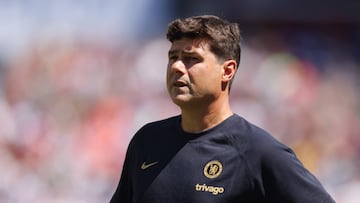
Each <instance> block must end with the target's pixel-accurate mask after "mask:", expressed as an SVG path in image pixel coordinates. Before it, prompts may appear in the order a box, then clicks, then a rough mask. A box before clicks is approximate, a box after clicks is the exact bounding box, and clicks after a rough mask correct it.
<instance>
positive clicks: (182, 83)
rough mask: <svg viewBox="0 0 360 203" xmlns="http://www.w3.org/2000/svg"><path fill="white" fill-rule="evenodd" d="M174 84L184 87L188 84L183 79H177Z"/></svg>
mask: <svg viewBox="0 0 360 203" xmlns="http://www.w3.org/2000/svg"><path fill="white" fill-rule="evenodd" d="M173 86H175V87H184V86H186V83H185V82H183V81H175V82H174V83H173Z"/></svg>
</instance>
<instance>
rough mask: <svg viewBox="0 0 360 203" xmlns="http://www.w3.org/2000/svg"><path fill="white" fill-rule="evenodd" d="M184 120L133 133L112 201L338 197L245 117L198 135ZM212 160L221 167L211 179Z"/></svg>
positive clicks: (245, 202) (243, 202) (225, 202)
mask: <svg viewBox="0 0 360 203" xmlns="http://www.w3.org/2000/svg"><path fill="white" fill-rule="evenodd" d="M180 123H181V116H175V117H172V118H168V119H165V120H161V121H157V122H153V123H149V124H147V125H145V126H144V127H142V128H141V129H140V130H139V131H138V132H137V133H136V134H135V136H134V137H133V139H132V140H131V142H130V144H129V147H128V151H127V155H126V158H125V163H124V167H123V172H122V175H121V178H120V182H119V185H118V187H117V189H116V191H115V193H114V195H113V197H112V199H111V203H116V202H118V203H120V202H121V203H167V202H169V203H178V202H179V203H180V202H181V203H195V202H196V203H201V202H206V203H212V202H214V203H217V202H222V203H233V202H234V203H235V202H237V203H257V202H259V203H260V202H267V203H275V202H276V203H282V202H284V203H285V202H286V203H292V202H294V203H295V202H299V203H300V202H302V203H305V202H314V203H315V202H316V203H321V202H324V203H325V202H326V203H327V202H335V201H334V200H333V199H332V198H331V197H330V195H329V194H328V193H327V192H326V191H325V190H324V188H323V187H322V186H321V184H320V182H319V181H318V180H317V179H316V178H315V177H314V176H313V175H312V174H311V173H310V172H309V171H308V170H307V169H305V168H304V166H303V165H302V163H301V162H300V161H299V160H298V159H297V158H296V156H295V154H294V152H293V151H292V150H291V149H290V148H289V147H287V146H286V145H284V144H282V143H280V142H279V141H277V140H276V139H274V138H273V137H272V136H271V135H270V134H268V133H267V132H265V131H264V130H263V129H261V128H259V127H257V126H255V125H253V124H251V123H249V122H248V121H246V120H245V119H243V118H242V117H240V116H238V115H236V114H234V115H233V116H231V117H229V118H228V119H226V120H225V121H223V122H222V123H221V124H219V125H217V126H216V127H214V128H212V129H210V130H207V131H205V132H202V133H198V134H191V133H186V132H184V131H183V130H182V129H181V127H180ZM212 161H218V162H220V163H221V169H222V170H221V173H218V174H217V175H218V176H217V177H210V178H209V177H207V176H206V172H204V167H205V166H206V164H207V163H211V162H212ZM143 163H146V164H152V165H150V166H149V167H148V168H146V169H141V165H142V164H143Z"/></svg>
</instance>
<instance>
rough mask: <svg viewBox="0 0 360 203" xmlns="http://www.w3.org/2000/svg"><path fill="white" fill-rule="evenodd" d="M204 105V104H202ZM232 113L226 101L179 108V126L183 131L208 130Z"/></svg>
mask: <svg viewBox="0 0 360 203" xmlns="http://www.w3.org/2000/svg"><path fill="white" fill-rule="evenodd" d="M203 106H206V105H203ZM231 115H233V112H232V111H231V108H230V105H229V103H228V102H226V103H222V104H221V105H219V104H212V105H209V106H206V107H202V106H200V107H199V106H193V107H191V108H182V109H181V117H182V121H181V126H182V128H183V130H184V131H186V132H190V133H199V132H202V131H205V130H208V129H210V128H212V127H215V126H216V125H218V124H220V123H221V122H222V121H224V120H225V119H227V118H228V117H230V116H231Z"/></svg>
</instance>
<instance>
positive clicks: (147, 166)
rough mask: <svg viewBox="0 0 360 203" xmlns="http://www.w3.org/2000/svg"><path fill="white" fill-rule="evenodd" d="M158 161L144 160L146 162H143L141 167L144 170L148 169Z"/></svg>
mask: <svg viewBox="0 0 360 203" xmlns="http://www.w3.org/2000/svg"><path fill="white" fill-rule="evenodd" d="M157 163H159V162H158V161H156V162H152V163H149V164H147V163H146V162H144V163H142V164H141V169H142V170H145V169H148V168H149V167H151V166H154V165H155V164H157Z"/></svg>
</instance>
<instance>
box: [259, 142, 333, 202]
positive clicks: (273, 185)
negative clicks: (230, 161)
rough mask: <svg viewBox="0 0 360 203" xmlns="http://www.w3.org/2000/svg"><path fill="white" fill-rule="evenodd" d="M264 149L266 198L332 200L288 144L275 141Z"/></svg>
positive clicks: (288, 200) (263, 181)
mask: <svg viewBox="0 0 360 203" xmlns="http://www.w3.org/2000/svg"><path fill="white" fill-rule="evenodd" d="M265 149H266V147H265ZM263 152H265V153H263V154H262V160H261V162H262V164H261V174H262V183H263V187H264V188H263V189H264V190H263V191H264V193H265V202H278V203H279V202H287V203H292V202H293V203H296V202H316V203H333V202H335V201H334V200H333V199H332V198H331V196H330V195H329V194H328V193H327V192H326V190H325V189H324V188H323V186H322V185H321V183H320V182H319V181H318V180H317V178H316V177H315V176H314V175H313V174H311V173H310V172H309V171H308V170H307V169H306V168H305V167H304V166H303V164H302V163H301V162H300V160H298V158H297V157H296V155H295V153H294V152H293V151H292V150H291V149H290V148H288V147H287V146H285V145H282V144H281V143H277V142H274V143H273V144H270V148H268V149H267V150H265V151H263Z"/></svg>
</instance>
